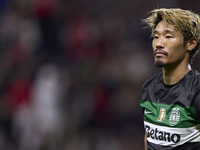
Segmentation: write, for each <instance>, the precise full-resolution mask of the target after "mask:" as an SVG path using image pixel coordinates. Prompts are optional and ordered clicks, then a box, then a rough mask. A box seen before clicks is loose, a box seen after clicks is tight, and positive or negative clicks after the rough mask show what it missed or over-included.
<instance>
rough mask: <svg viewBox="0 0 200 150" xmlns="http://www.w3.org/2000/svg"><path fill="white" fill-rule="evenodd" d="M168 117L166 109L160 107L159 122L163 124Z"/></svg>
mask: <svg viewBox="0 0 200 150" xmlns="http://www.w3.org/2000/svg"><path fill="white" fill-rule="evenodd" d="M165 116H166V109H165V108H164V107H160V113H159V117H158V119H157V121H159V122H162V121H163V120H164V119H165Z"/></svg>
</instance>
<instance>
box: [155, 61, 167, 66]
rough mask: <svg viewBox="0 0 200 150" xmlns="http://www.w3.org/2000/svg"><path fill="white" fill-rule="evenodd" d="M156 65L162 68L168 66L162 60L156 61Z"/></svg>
mask: <svg viewBox="0 0 200 150" xmlns="http://www.w3.org/2000/svg"><path fill="white" fill-rule="evenodd" d="M155 66H156V67H158V68H160V67H166V66H167V64H166V63H164V62H162V61H156V62H155Z"/></svg>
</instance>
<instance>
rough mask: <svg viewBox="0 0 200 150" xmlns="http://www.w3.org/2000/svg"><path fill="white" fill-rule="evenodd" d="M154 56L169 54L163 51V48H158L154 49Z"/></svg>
mask: <svg viewBox="0 0 200 150" xmlns="http://www.w3.org/2000/svg"><path fill="white" fill-rule="evenodd" d="M154 56H156V57H162V56H167V52H165V51H163V50H158V49H156V50H155V51H154Z"/></svg>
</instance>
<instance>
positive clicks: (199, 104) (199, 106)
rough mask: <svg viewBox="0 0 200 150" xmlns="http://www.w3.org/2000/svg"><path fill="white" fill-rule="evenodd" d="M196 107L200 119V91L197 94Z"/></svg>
mask: <svg viewBox="0 0 200 150" xmlns="http://www.w3.org/2000/svg"><path fill="white" fill-rule="evenodd" d="M194 109H195V113H196V116H197V117H198V118H199V119H200V92H198V93H197V95H196V96H195V101H194Z"/></svg>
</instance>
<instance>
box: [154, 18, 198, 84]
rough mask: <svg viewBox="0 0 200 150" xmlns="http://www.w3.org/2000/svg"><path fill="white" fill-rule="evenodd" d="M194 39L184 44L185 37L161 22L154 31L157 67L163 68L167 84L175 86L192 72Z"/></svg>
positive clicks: (171, 26) (172, 27)
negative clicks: (190, 62) (190, 58)
mask: <svg viewBox="0 0 200 150" xmlns="http://www.w3.org/2000/svg"><path fill="white" fill-rule="evenodd" d="M196 44H197V40H195V38H192V39H191V40H189V41H188V42H187V43H186V44H184V38H183V35H182V34H181V33H180V32H179V31H178V30H177V29H176V28H175V27H174V26H173V25H171V24H169V23H166V22H164V21H161V22H159V23H158V25H157V26H156V28H155V29H154V31H153V41H152V47H153V52H154V59H155V65H156V66H158V67H162V68H163V80H164V83H165V84H169V85H171V84H175V83H177V82H178V81H179V80H180V79H181V78H183V77H184V76H185V74H187V73H188V72H189V70H191V67H190V64H189V55H190V52H191V50H193V48H194V47H195V46H196Z"/></svg>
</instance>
